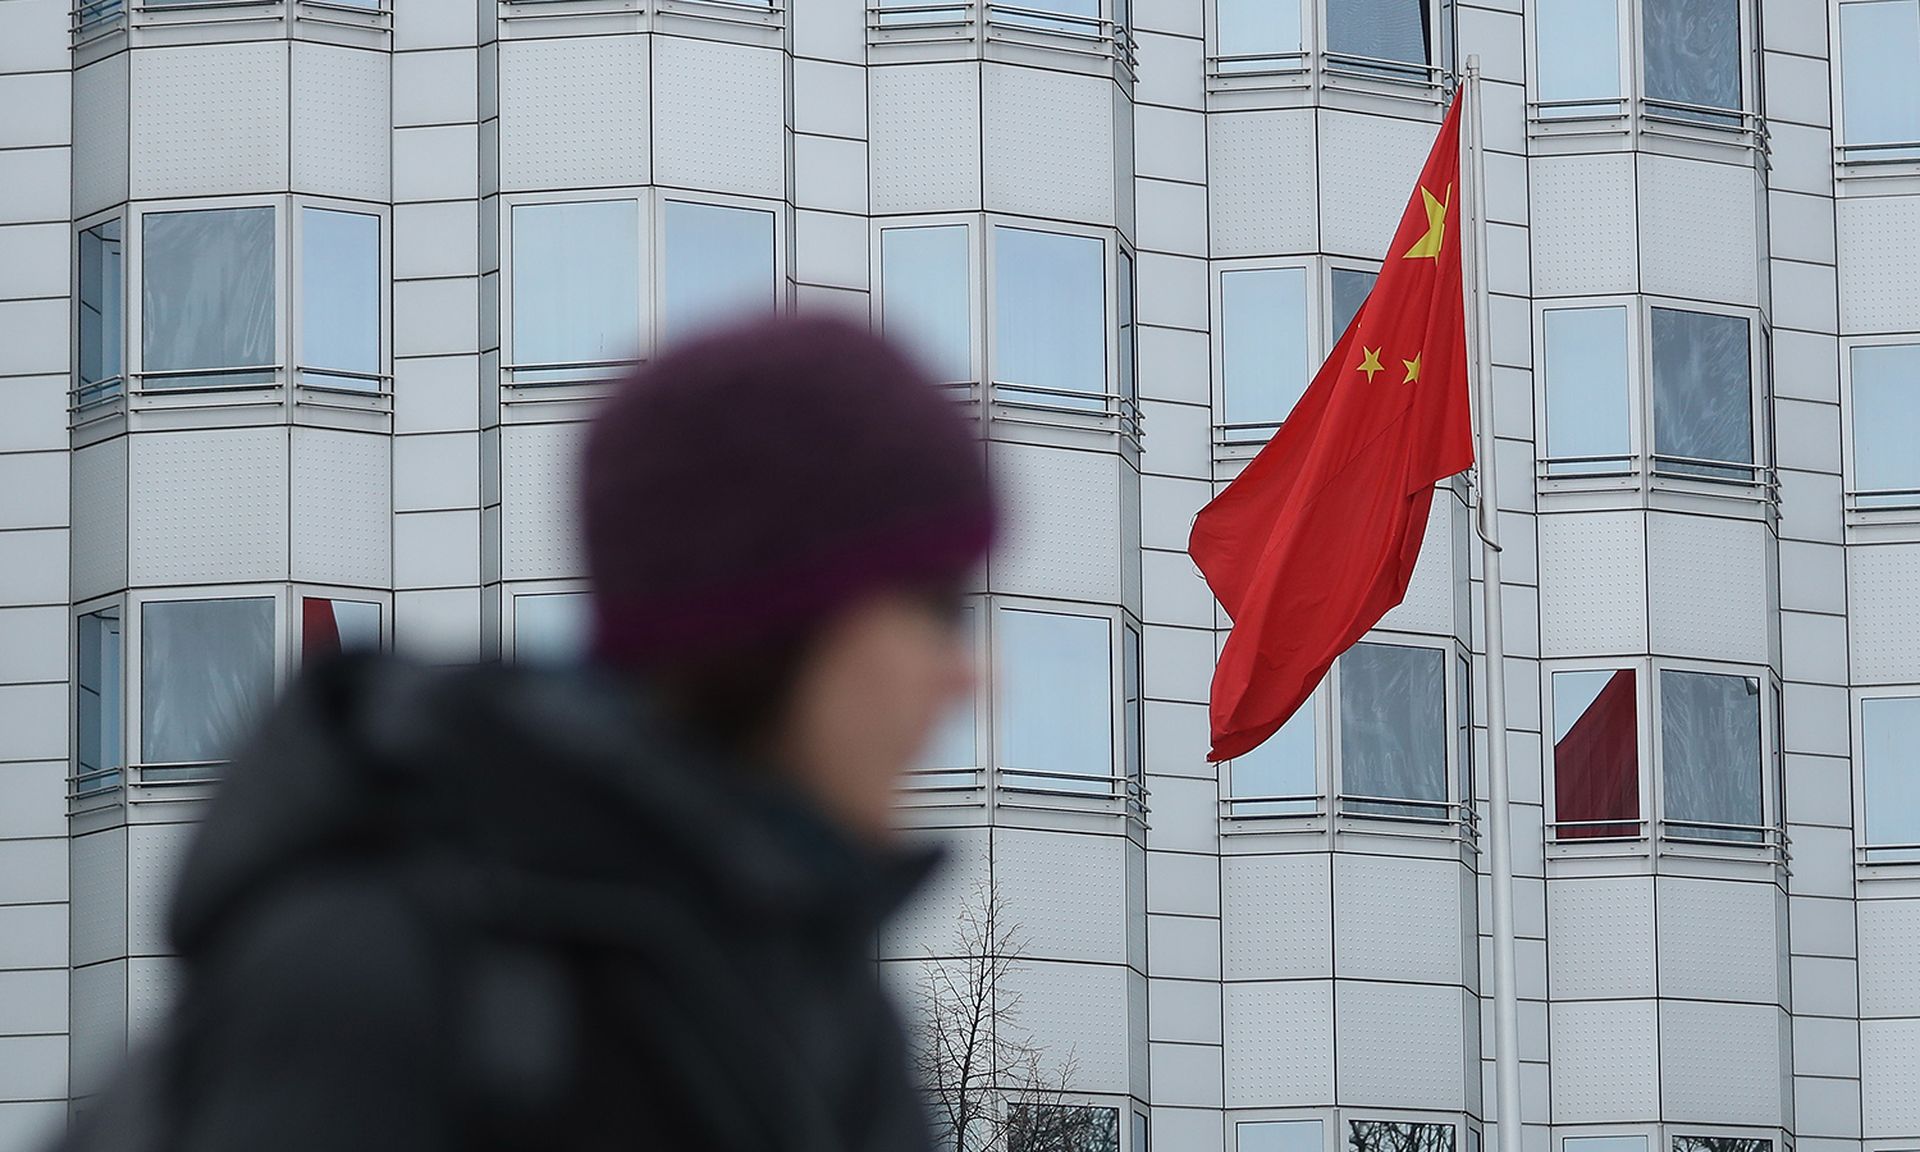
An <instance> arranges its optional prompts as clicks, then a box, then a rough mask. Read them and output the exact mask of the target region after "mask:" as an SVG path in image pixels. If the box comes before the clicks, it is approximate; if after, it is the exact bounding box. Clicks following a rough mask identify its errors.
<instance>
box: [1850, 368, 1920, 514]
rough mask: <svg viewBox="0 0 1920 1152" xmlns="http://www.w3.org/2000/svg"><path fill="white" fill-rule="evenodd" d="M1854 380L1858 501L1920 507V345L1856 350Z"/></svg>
mask: <svg viewBox="0 0 1920 1152" xmlns="http://www.w3.org/2000/svg"><path fill="white" fill-rule="evenodd" d="M1851 376H1852V391H1851V396H1850V398H1851V400H1852V405H1851V408H1852V419H1853V491H1854V493H1855V498H1856V499H1857V500H1858V501H1859V503H1860V505H1861V506H1862V507H1874V506H1876V505H1878V506H1886V505H1914V504H1920V450H1916V448H1915V445H1920V344H1874V345H1870V346H1866V347H1860V348H1855V349H1854V350H1853V360H1852V373H1851Z"/></svg>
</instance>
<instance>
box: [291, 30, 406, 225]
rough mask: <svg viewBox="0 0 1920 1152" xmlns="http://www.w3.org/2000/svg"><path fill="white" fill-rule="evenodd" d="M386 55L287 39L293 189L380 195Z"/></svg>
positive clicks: (388, 187) (387, 127)
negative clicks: (289, 43) (290, 49)
mask: <svg viewBox="0 0 1920 1152" xmlns="http://www.w3.org/2000/svg"><path fill="white" fill-rule="evenodd" d="M392 59H393V58H392V57H391V56H390V55H388V54H387V53H385V52H369V51H365V50H363V49H358V48H336V47H334V46H332V45H328V44H310V43H304V42H302V41H299V40H295V41H293V86H292V96H293V162H292V163H293V189H294V191H296V192H317V193H320V194H322V195H326V196H344V197H348V198H351V199H355V200H388V199H391V198H392V196H393V192H392V188H393V177H392V171H391V169H390V167H389V164H388V160H389V157H390V156H391V154H392V147H391V143H392V142H391V140H390V139H389V136H388V134H389V132H390V131H391V129H392V127H393V112H392V108H391V95H392V82H391V76H392Z"/></svg>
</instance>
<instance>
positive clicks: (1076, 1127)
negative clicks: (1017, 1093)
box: [1006, 1104, 1120, 1152]
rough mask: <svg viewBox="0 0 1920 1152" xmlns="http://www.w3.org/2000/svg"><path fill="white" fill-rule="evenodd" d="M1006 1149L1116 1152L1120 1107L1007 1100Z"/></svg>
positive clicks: (1117, 1147)
mask: <svg viewBox="0 0 1920 1152" xmlns="http://www.w3.org/2000/svg"><path fill="white" fill-rule="evenodd" d="M1006 1152H1120V1110H1119V1109H1118V1108H1103V1107H1100V1106H1099V1105H1094V1104H1010V1105H1008V1106H1007V1131H1006Z"/></svg>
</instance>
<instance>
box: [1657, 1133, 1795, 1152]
mask: <svg viewBox="0 0 1920 1152" xmlns="http://www.w3.org/2000/svg"><path fill="white" fill-rule="evenodd" d="M1673 1152H1773V1141H1771V1140H1766V1139H1760V1138H1756V1137H1750V1136H1675V1137H1674V1138H1673Z"/></svg>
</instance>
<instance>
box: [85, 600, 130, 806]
mask: <svg viewBox="0 0 1920 1152" xmlns="http://www.w3.org/2000/svg"><path fill="white" fill-rule="evenodd" d="M78 631H79V643H80V651H79V653H78V656H79V659H78V660H77V661H76V663H77V665H78V669H77V672H78V675H77V676H76V679H77V681H78V684H77V686H76V687H77V691H76V692H75V693H74V696H75V699H74V707H75V711H76V713H77V720H78V724H77V728H78V732H77V733H76V739H75V741H74V743H75V745H76V747H75V748H74V773H75V775H77V776H85V775H87V774H88V773H92V772H99V773H102V774H103V775H101V776H98V777H95V778H93V779H91V780H83V781H82V782H81V783H80V785H79V790H80V791H93V790H95V789H100V788H112V787H114V786H116V785H118V784H119V783H120V777H119V774H118V773H117V772H115V771H114V770H115V769H118V768H120V767H122V766H124V764H125V760H124V759H123V757H124V755H125V752H124V748H125V745H124V744H123V743H122V738H121V731H122V728H121V725H122V724H123V723H124V720H123V717H124V716H125V715H126V709H125V706H124V704H123V696H122V691H123V689H122V684H123V683H124V680H123V679H122V676H123V673H122V667H123V664H122V661H123V655H122V653H123V652H124V651H125V649H124V648H123V647H122V644H121V636H120V610H119V609H118V608H111V609H108V610H106V611H104V612H90V613H88V614H87V615H85V616H82V617H80V620H79V629H78Z"/></svg>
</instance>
